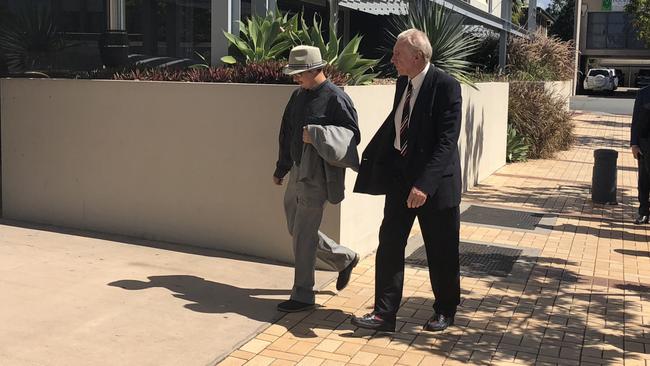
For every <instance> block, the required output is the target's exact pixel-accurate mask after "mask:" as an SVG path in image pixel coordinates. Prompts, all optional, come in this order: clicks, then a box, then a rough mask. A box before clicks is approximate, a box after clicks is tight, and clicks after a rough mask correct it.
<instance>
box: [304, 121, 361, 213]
mask: <svg viewBox="0 0 650 366" xmlns="http://www.w3.org/2000/svg"><path fill="white" fill-rule="evenodd" d="M306 128H307V132H308V133H309V135H310V137H311V139H312V141H313V143H312V144H304V146H303V150H302V162H301V163H300V166H299V170H298V181H299V182H304V181H311V182H324V183H325V184H326V186H327V187H326V188H327V200H328V201H329V202H330V203H332V204H337V203H339V202H341V201H342V200H343V198H344V192H345V169H346V168H351V169H352V170H354V171H357V170H358V168H359V154H358V152H357V140H356V138H355V134H354V132H353V131H351V130H349V129H347V128H345V127H340V126H333V125H328V126H319V125H307V126H306Z"/></svg>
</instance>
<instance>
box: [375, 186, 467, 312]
mask: <svg viewBox="0 0 650 366" xmlns="http://www.w3.org/2000/svg"><path fill="white" fill-rule="evenodd" d="M410 190H411V187H410V186H407V185H406V184H396V187H395V188H394V189H393V190H392V191H391V192H389V193H388V194H387V195H386V203H385V206H384V220H383V221H382V224H381V228H380V230H379V248H378V249H377V257H376V267H375V312H376V313H377V314H378V315H379V316H381V317H382V318H383V319H384V320H388V321H394V320H395V317H396V314H397V310H398V309H399V306H400V303H401V300H402V289H403V287H404V249H405V247H406V241H407V239H408V236H409V233H410V232H411V228H412V226H413V222H414V220H415V217H416V216H417V218H418V222H419V223H420V228H421V230H422V236H423V238H424V243H425V248H426V253H427V260H428V265H429V278H430V280H431V287H432V288H433V294H434V296H435V302H434V304H433V308H434V310H435V311H436V313H439V314H444V315H447V316H453V315H454V314H455V313H456V307H457V306H458V304H459V303H460V272H459V264H458V241H459V231H460V210H459V208H458V207H452V208H448V209H442V210H439V209H436V208H435V207H434V205H433V203H431V202H430V200H429V199H427V201H426V202H425V204H424V205H423V206H421V207H419V208H416V209H409V208H407V206H406V199H407V197H408V194H409V192H410Z"/></svg>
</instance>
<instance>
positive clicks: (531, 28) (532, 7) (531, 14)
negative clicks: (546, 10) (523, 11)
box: [528, 0, 537, 34]
mask: <svg viewBox="0 0 650 366" xmlns="http://www.w3.org/2000/svg"><path fill="white" fill-rule="evenodd" d="M535 31H537V0H528V32H529V33H530V34H534V33H535Z"/></svg>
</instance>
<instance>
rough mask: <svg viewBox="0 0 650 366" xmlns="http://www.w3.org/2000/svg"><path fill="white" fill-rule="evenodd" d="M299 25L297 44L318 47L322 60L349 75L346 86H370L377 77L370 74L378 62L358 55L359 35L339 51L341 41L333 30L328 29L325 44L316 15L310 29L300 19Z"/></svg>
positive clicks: (296, 37)
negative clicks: (327, 39) (300, 25)
mask: <svg viewBox="0 0 650 366" xmlns="http://www.w3.org/2000/svg"><path fill="white" fill-rule="evenodd" d="M301 24H302V29H301V31H300V32H297V33H296V35H295V39H296V40H297V43H298V44H303V45H307V46H315V47H318V48H319V49H320V52H321V55H322V56H323V59H324V60H325V61H327V63H328V64H330V65H332V66H334V67H335V68H336V69H337V70H339V71H341V72H343V73H345V74H348V75H349V80H348V84H350V85H363V84H370V82H372V80H373V79H374V78H375V77H376V76H377V75H379V74H378V73H370V72H371V71H372V70H373V69H374V67H375V66H377V64H378V63H379V60H373V59H365V58H363V57H362V56H361V55H360V54H359V45H360V44H361V39H362V38H363V37H361V36H359V35H356V36H354V37H353V38H352V39H351V40H350V42H348V44H347V45H346V46H345V47H344V48H343V50H340V49H341V39H340V38H337V37H336V33H335V32H334V30H333V29H330V34H329V41H328V42H325V39H323V32H322V30H321V29H322V22H321V20H320V19H319V18H318V17H317V16H316V14H314V19H313V26H312V27H309V26H307V23H305V20H304V19H302V18H301ZM339 50H340V52H339Z"/></svg>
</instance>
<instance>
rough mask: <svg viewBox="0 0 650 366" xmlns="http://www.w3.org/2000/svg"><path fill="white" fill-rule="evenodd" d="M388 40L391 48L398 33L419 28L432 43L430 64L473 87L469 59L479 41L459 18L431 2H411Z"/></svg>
mask: <svg viewBox="0 0 650 366" xmlns="http://www.w3.org/2000/svg"><path fill="white" fill-rule="evenodd" d="M390 25H391V30H389V31H388V32H387V33H388V40H389V42H390V45H391V46H392V45H393V44H394V43H395V41H396V40H397V36H398V35H399V33H401V32H403V31H405V30H407V29H411V28H416V29H419V30H421V31H422V32H424V33H426V35H427V37H428V38H429V41H430V42H431V48H432V51H433V52H432V55H431V62H432V63H433V64H434V65H435V66H436V67H438V68H440V69H442V70H443V71H445V72H447V73H448V74H450V75H451V76H453V77H454V78H456V79H457V80H458V81H459V82H461V83H464V84H468V85H470V86H474V84H473V82H472V81H471V78H470V74H471V73H472V72H473V70H474V67H475V65H474V64H473V63H472V62H470V61H469V60H468V59H467V58H468V57H469V56H471V55H473V54H474V53H475V52H476V51H477V50H478V49H479V46H480V41H479V40H477V39H476V38H475V37H472V36H471V35H470V33H469V32H467V31H465V27H464V25H463V20H462V18H461V17H460V16H458V17H455V16H453V12H452V11H451V10H449V9H447V8H445V7H444V6H442V5H439V4H437V3H434V2H433V1H430V0H411V1H410V4H409V14H408V15H406V16H394V17H392V18H391V19H390Z"/></svg>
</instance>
